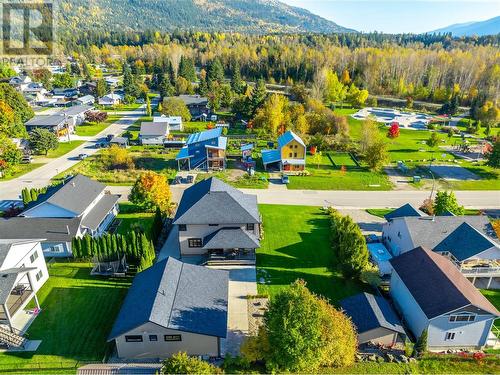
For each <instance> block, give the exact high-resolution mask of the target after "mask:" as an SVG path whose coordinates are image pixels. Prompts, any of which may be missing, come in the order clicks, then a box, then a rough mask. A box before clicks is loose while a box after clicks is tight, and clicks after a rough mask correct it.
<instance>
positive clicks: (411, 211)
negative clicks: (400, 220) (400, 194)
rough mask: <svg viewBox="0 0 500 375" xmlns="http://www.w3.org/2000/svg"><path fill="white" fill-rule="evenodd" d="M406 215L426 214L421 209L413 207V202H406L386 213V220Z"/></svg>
mask: <svg viewBox="0 0 500 375" xmlns="http://www.w3.org/2000/svg"><path fill="white" fill-rule="evenodd" d="M405 216H416V217H420V216H426V214H425V213H423V212H422V211H420V210H419V209H417V208H415V207H413V206H412V205H411V204H409V203H406V204H405V205H403V206H401V207H399V208H396V209H395V210H394V211H391V212H389V213H388V214H387V215H384V217H385V219H386V220H391V219H395V218H397V217H405Z"/></svg>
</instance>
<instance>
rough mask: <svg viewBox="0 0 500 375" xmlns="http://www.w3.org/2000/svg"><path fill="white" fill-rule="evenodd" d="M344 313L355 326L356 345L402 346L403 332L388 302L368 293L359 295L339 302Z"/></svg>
mask: <svg viewBox="0 0 500 375" xmlns="http://www.w3.org/2000/svg"><path fill="white" fill-rule="evenodd" d="M340 306H341V307H342V310H343V311H344V313H345V314H346V315H347V316H349V317H350V318H351V320H352V322H353V324H354V325H355V326H356V332H357V334H358V344H365V343H372V344H375V345H378V344H380V345H385V346H391V347H392V346H395V345H403V344H404V341H405V337H406V333H405V330H404V328H403V326H402V325H401V322H400V320H399V318H398V316H397V315H396V312H395V311H394V310H393V308H392V307H391V305H390V304H389V302H388V301H387V300H386V299H385V298H383V297H381V296H374V295H373V294H369V293H359V294H356V295H354V296H351V297H347V298H345V299H343V300H342V301H340Z"/></svg>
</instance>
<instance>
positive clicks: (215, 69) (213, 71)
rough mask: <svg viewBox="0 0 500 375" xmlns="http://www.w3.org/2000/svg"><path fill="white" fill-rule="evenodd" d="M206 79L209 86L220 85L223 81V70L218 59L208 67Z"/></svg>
mask: <svg viewBox="0 0 500 375" xmlns="http://www.w3.org/2000/svg"><path fill="white" fill-rule="evenodd" d="M207 79H208V83H209V84H210V83H212V82H218V83H222V82H223V81H224V68H223V66H222V63H221V61H220V59H219V58H218V57H216V58H215V59H213V60H212V61H211V62H210V64H209V66H208V72H207Z"/></svg>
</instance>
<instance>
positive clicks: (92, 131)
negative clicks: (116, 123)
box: [75, 121, 111, 137]
mask: <svg viewBox="0 0 500 375" xmlns="http://www.w3.org/2000/svg"><path fill="white" fill-rule="evenodd" d="M109 125H111V123H110V122H108V121H103V122H90V123H84V124H83V125H79V126H77V127H76V131H75V132H76V135H79V136H81V137H90V136H93V135H96V134H99V133H100V132H102V131H103V130H104V129H106V128H107V127H108V126H109Z"/></svg>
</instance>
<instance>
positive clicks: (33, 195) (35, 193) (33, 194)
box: [30, 189, 38, 202]
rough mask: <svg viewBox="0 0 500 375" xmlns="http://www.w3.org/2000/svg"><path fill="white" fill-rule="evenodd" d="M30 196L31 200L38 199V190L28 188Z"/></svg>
mask: <svg viewBox="0 0 500 375" xmlns="http://www.w3.org/2000/svg"><path fill="white" fill-rule="evenodd" d="M30 198H31V202H36V200H37V199H38V191H36V189H30Z"/></svg>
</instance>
